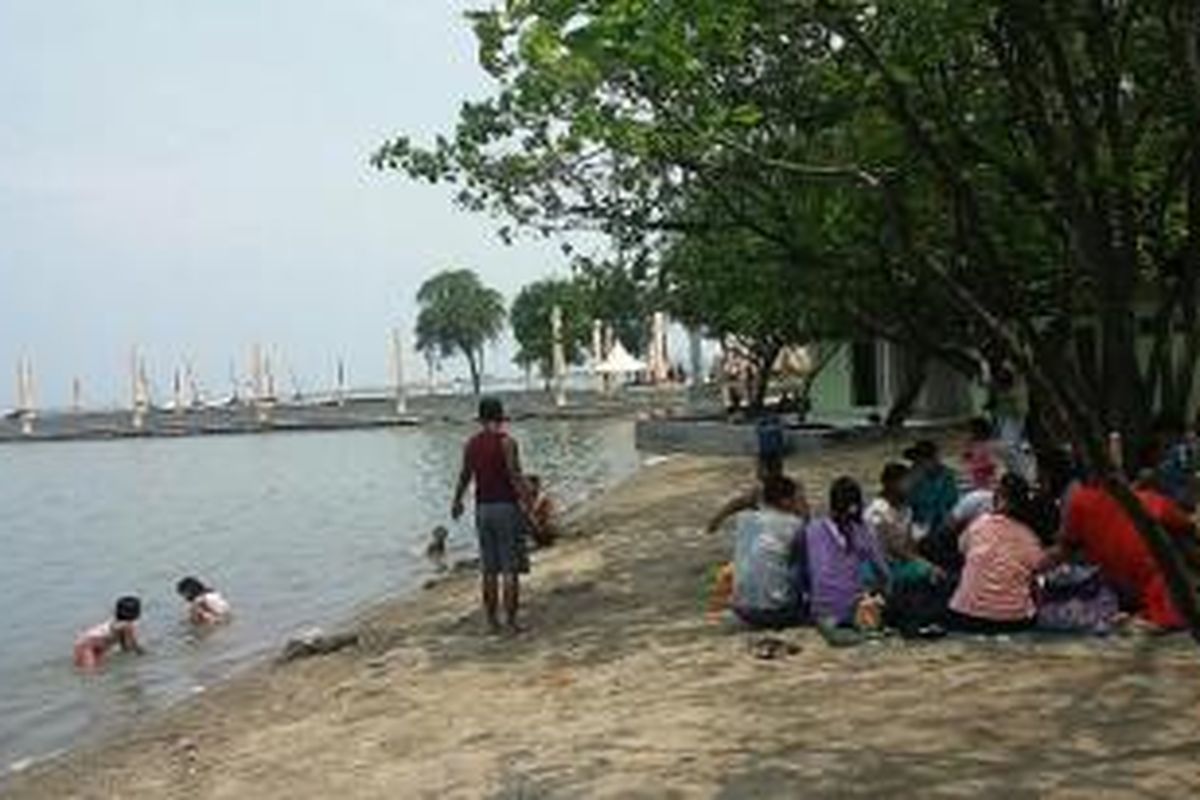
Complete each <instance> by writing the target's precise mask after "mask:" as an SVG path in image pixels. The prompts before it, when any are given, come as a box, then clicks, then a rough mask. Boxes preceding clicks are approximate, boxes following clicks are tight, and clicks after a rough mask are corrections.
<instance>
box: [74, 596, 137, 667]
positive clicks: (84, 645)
mask: <svg viewBox="0 0 1200 800" xmlns="http://www.w3.org/2000/svg"><path fill="white" fill-rule="evenodd" d="M141 615H142V601H141V600H139V599H138V598H136V597H122V598H121V599H119V600H117V607H116V609H115V612H114V614H113V618H112V619H110V620H106V621H105V622H102V623H100V624H99V625H94V626H92V627H91V628H88V629H87V630H85V631H84V632H83V633H81V634H79V637H78V638H77V639H76V640H75V666H76V667H78V668H79V669H82V670H92V669H95V668H96V667H98V666H100V664H101V663H103V661H104V658H105V656H107V655H108V651H109V650H111V649H112V648H113V647H117V646H119V647H120V648H121V650H122V651H123V652H127V653H137V654H139V655H140V654H141V652H142V646H141V645H140V644H138V640H137V626H136V623H137V620H138V618H139V617H140V616H141Z"/></svg>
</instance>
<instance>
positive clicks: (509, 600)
mask: <svg viewBox="0 0 1200 800" xmlns="http://www.w3.org/2000/svg"><path fill="white" fill-rule="evenodd" d="M520 610H521V576H520V575H518V574H517V573H515V572H513V573H510V574H508V575H505V576H504V616H505V618H506V622H507V623H508V629H509V630H510V631H513V632H519V631H520V630H522V628H521V625H520V623H519V622H518V620H517V615H518V613H519V612H520Z"/></svg>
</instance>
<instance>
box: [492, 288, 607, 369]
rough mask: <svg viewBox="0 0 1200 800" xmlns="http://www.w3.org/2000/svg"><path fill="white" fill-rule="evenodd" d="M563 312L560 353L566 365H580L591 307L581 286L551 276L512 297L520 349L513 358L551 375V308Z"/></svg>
mask: <svg viewBox="0 0 1200 800" xmlns="http://www.w3.org/2000/svg"><path fill="white" fill-rule="evenodd" d="M556 306H557V307H558V308H559V309H561V311H562V326H563V327H562V341H563V355H564V356H565V358H566V360H567V363H568V364H582V363H583V361H584V358H585V356H586V354H587V352H588V347H589V346H590V342H591V336H592V318H593V316H592V310H591V304H590V303H589V301H588V296H587V293H586V291H585V290H584V288H583V287H582V286H581V285H580V284H579V283H578V282H577V281H574V280H564V279H557V278H550V279H546V280H540V281H535V282H533V283H531V284H528V285H527V286H525V287H524V288H522V289H521V291H520V292H519V293H518V294H517V297H516V299H515V300H513V304H512V311H511V312H510V314H509V320H510V321H511V323H512V329H513V337H514V338H515V339H516V340H517V345H518V347H519V349H518V350H517V353H516V355H515V356H514V357H513V361H514V362H516V363H517V364H518V365H520V366H522V367H529V368H533V367H536V368H537V370H538V372H539V374H540V375H541V376H542V377H543V378H549V377H551V375H552V374H553V371H554V365H553V358H554V338H553V332H552V328H551V315H552V313H553V309H554V308H555V307H556Z"/></svg>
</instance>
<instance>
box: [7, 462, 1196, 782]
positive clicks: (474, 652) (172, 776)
mask: <svg viewBox="0 0 1200 800" xmlns="http://www.w3.org/2000/svg"><path fill="white" fill-rule="evenodd" d="M900 447H901V446H900V444H899V443H881V444H873V445H869V446H856V447H852V448H844V449H838V450H833V451H830V452H828V453H825V454H821V455H816V456H810V457H807V458H806V459H805V460H804V461H803V462H797V463H795V464H793V465H792V468H793V470H794V471H795V472H796V473H797V474H798V475H799V476H800V477H801V478H802V479H803V481H804V483H805V484H806V485H807V486H808V487H809V496H810V498H812V499H813V500H814V501H816V500H819V498H820V495H821V494H823V492H824V490H825V487H827V486H828V483H829V480H830V479H831V478H832V477H833V476H834V475H835V474H838V473H842V472H849V473H851V474H854V475H856V476H858V477H859V478H860V479H862V480H863V481H864V482H865V484H866V485H867V486H874V484H875V473H876V472H877V471H878V468H879V465H880V464H881V463H882V460H883V458H884V457H885V456H887V455H895V454H896V453H897V452H898V451H899V449H900ZM749 477H750V466H749V464H748V463H747V462H745V461H738V460H721V459H698V458H691V457H676V458H672V459H670V460H668V461H666V462H665V463H660V464H657V465H655V466H653V467H649V468H647V469H645V470H643V471H642V472H641V473H639V474H638V476H637V477H636V478H635V479H633V480H630V481H628V482H626V483H625V484H623V485H621V486H619V487H616V488H615V489H613V490H612V491H610V492H609V493H607V494H606V495H605V496H603V497H602V498H600V499H598V500H597V501H595V502H593V503H592V504H590V505H589V506H588V507H587V509H585V510H584V511H583V512H582V513H581V515H580V516H579V517H578V518H577V519H576V520H574V522H573V525H572V527H574V528H575V529H577V534H578V536H577V537H575V538H571V539H570V540H568V541H566V542H564V543H563V544H562V545H561V546H559V547H556V548H554V549H553V550H552V551H549V552H546V553H544V554H540V555H539V556H538V558H537V560H536V562H535V570H534V575H533V577H532V579H531V580H530V581H529V583H528V592H527V598H528V604H529V605H528V608H529V616H528V622H529V623H530V625H531V628H532V630H531V631H530V632H529V633H528V634H526V635H524V636H521V637H519V638H515V639H512V638H508V639H504V638H490V637H487V636H484V635H482V631H483V622H482V618H481V616H480V614H479V613H478V611H477V610H476V599H475V595H476V592H475V583H474V580H473V577H472V576H470V575H464V576H459V577H456V578H452V579H449V580H447V581H445V582H443V583H440V584H439V585H437V586H436V587H434V588H432V589H430V590H427V591H423V592H421V593H420V594H419V595H418V596H416V597H414V598H410V599H406V600H401V601H396V602H393V603H390V604H387V605H385V606H383V607H381V608H380V609H379V610H377V611H376V612H373V613H371V614H369V615H367V616H366V617H365V618H364V619H363V620H362V621H361V623H360V625H359V628H360V630H361V631H362V633H363V637H364V644H363V646H361V647H360V648H358V649H352V650H345V651H342V652H339V653H337V654H333V655H328V656H324V657H316V658H312V659H307V660H304V661H298V662H294V663H291V664H287V665H263V666H261V667H258V668H255V669H253V670H251V671H250V672H249V673H247V674H245V675H243V676H242V677H239V678H237V679H234V680H233V681H231V682H230V683H228V684H226V685H223V686H221V687H218V688H216V689H213V690H211V691H209V692H207V693H205V694H204V695H201V696H199V697H197V698H195V699H193V700H191V701H188V702H186V703H184V704H182V705H181V706H178V707H176V708H174V709H171V710H168V711H166V712H164V713H162V714H161V715H158V716H156V717H154V718H153V719H150V720H148V721H146V722H145V723H144V724H143V725H141V726H140V727H138V728H137V729H136V730H134V731H131V732H129V733H127V734H123V735H120V736H116V737H113V738H110V739H108V740H106V741H104V742H102V743H100V744H98V745H95V746H92V747H88V748H85V749H82V750H79V751H77V752H74V753H72V754H70V755H68V756H66V757H63V758H61V759H58V760H56V761H53V762H50V763H47V764H44V765H40V766H35V767H33V768H31V769H30V770H28V771H27V772H25V773H23V774H22V775H20V776H18V777H17V779H16V780H14V781H13V783H12V784H11V785H10V786H8V787H6V789H7V791H6V792H5V794H6V796H9V797H14V798H33V797H37V798H73V797H78V798H117V797H120V798H156V799H158V798H185V797H186V798H192V799H198V798H239V799H240V798H252V800H268V798H310V797H313V798H333V797H340V798H376V797H377V798H425V797H428V798H457V797H463V798H479V797H484V798H514V799H515V798H559V797H564V798H566V797H589V798H642V797H644V798H674V797H679V798H691V797H697V798H700V797H703V798H708V797H714V798H743V797H825V796H857V795H862V796H874V797H899V796H919V797H942V796H946V797H954V796H980V795H982V796H995V797H1022V796H1040V797H1062V798H1094V797H1126V796H1128V797H1195V796H1197V795H1200V680H1197V676H1198V673H1200V651H1198V650H1197V649H1196V648H1195V647H1194V646H1193V645H1191V644H1190V642H1189V641H1187V640H1185V639H1183V638H1182V637H1172V638H1170V639H1162V638H1152V637H1138V636H1130V637H1115V638H1112V639H1109V640H1092V639H1084V638H1066V639H1053V640H1048V641H1047V640H1041V641H1038V642H1036V643H1035V642H1031V641H1029V640H1022V639H1015V640H982V639H969V638H964V639H958V638H956V639H953V640H945V641H941V642H934V643H922V644H910V643H905V642H903V641H900V640H899V639H889V640H887V641H884V642H880V643H870V644H865V645H861V646H859V647H854V648H847V649H833V648H830V647H828V646H827V645H826V644H825V643H824V642H823V641H822V640H821V639H820V638H819V637H818V636H817V635H816V634H815V633H814V632H813V631H811V630H805V631H796V632H789V633H787V634H785V638H786V639H787V640H788V641H790V642H794V643H795V644H796V645H797V646H798V647H799V648H800V649H799V652H797V653H794V654H791V655H788V656H786V657H783V658H780V659H778V660H774V661H760V660H757V659H755V658H754V657H753V656H752V655H751V654H750V652H749V645H750V644H751V642H753V641H754V639H755V637H753V636H751V635H749V634H746V633H739V632H734V631H732V630H731V629H729V628H728V627H726V626H724V625H721V624H715V623H713V622H711V621H709V620H707V619H706V617H705V614H704V590H705V585H704V584H705V576H706V575H707V573H708V571H709V570H710V569H711V566H712V565H713V564H715V563H716V562H717V561H719V560H721V559H722V558H724V557H725V556H726V555H727V554H728V551H729V548H730V541H729V534H728V533H727V532H726V533H722V534H718V535H715V536H707V535H705V534H703V533H701V532H700V527H701V525H702V523H703V521H704V520H705V518H706V516H707V515H708V514H709V513H711V512H712V510H713V509H714V508H715V507H717V506H718V505H719V504H720V503H721V502H722V501H723V500H724V499H725V498H726V497H727V496H728V495H729V494H730V492H731V491H732V490H734V489H737V488H739V487H742V486H746V485H747V482H748V478H749ZM281 644H282V643H281Z"/></svg>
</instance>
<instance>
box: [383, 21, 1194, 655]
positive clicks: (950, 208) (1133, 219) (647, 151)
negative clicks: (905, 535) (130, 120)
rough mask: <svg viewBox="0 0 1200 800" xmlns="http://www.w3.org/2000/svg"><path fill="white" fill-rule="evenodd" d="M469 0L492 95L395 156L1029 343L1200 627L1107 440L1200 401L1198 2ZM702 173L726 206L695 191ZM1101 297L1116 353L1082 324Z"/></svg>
mask: <svg viewBox="0 0 1200 800" xmlns="http://www.w3.org/2000/svg"><path fill="white" fill-rule="evenodd" d="M473 19H474V21H475V25H476V31H477V34H478V36H479V39H480V45H481V60H482V62H483V65H484V67H485V69H487V70H488V72H489V74H490V75H491V76H492V77H493V78H494V79H495V81H496V92H495V95H494V96H493V97H491V98H487V99H485V100H484V101H481V102H479V103H474V104H469V105H467V106H466V107H464V110H463V113H462V115H461V119H460V124H459V126H458V128H457V130H456V131H455V132H454V135H452V136H450V137H446V138H443V139H441V140H440V141H439V143H438V145H437V146H436V147H434V148H433V149H432V150H423V149H421V148H419V147H414V146H413V145H412V143H411V142H410V141H409V140H407V139H405V138H403V137H401V138H400V139H397V140H395V141H393V142H390V143H388V144H387V145H385V146H384V147H383V148H381V149H380V151H379V152H378V153H377V155H376V163H377V164H378V165H379V166H380V167H395V168H402V169H404V170H406V171H407V172H408V173H409V174H411V175H413V176H414V177H419V178H423V179H430V180H444V179H451V180H455V181H456V182H458V183H459V185H461V186H462V187H463V189H462V192H461V194H460V201H461V202H463V203H464V204H465V205H467V206H468V207H473V208H477V209H481V210H482V209H490V210H494V211H498V212H500V213H502V214H504V215H506V216H507V217H508V218H509V219H510V220H512V221H513V222H515V223H516V224H517V225H518V226H525V227H528V228H532V229H533V230H538V231H543V232H545V231H552V230H555V229H561V228H567V229H585V230H598V231H600V232H602V233H604V234H607V235H608V236H609V237H610V238H611V240H612V241H613V243H614V246H615V247H616V248H617V249H618V250H619V251H621V252H623V253H624V252H627V251H634V252H641V253H643V254H645V253H650V254H659V253H662V252H663V251H664V248H669V247H670V243H671V241H672V239H671V235H672V234H684V235H686V234H689V233H692V234H695V233H697V232H699V233H704V228H705V226H708V227H710V228H712V233H713V235H717V236H742V235H746V236H749V237H751V238H752V239H756V240H758V244H756V245H755V247H763V246H768V245H769V246H770V247H772V248H777V250H778V252H780V253H781V254H783V257H782V260H781V262H779V263H783V264H786V265H788V268H789V269H795V270H798V271H803V272H804V273H806V277H805V281H806V282H809V283H810V285H814V284H815V285H822V286H824V287H825V291H824V292H823V293H822V294H824V295H825V296H826V297H831V298H833V299H834V300H835V302H836V304H837V306H838V308H839V310H840V312H841V313H842V314H843V315H844V316H845V317H846V318H848V319H850V320H852V321H853V322H854V323H855V324H856V325H857V326H858V327H859V329H860V330H862V331H863V332H866V333H871V334H874V335H881V336H886V337H888V338H892V339H894V340H897V341H903V342H905V343H906V344H908V345H909V346H910V347H912V346H915V347H916V348H918V349H920V350H921V351H922V352H923V353H925V354H927V355H930V356H934V357H937V358H941V359H943V360H945V361H946V362H947V363H950V364H952V365H954V366H956V367H958V368H960V369H962V370H963V371H964V372H973V371H976V370H978V367H979V363H980V362H981V361H985V360H986V361H991V362H993V363H999V362H1007V363H1009V364H1011V365H1013V366H1014V367H1015V368H1016V369H1017V370H1018V371H1019V372H1020V373H1022V374H1023V375H1024V376H1025V377H1026V378H1027V380H1028V381H1029V383H1030V386H1031V389H1032V392H1033V395H1034V399H1035V400H1036V401H1037V404H1038V406H1039V407H1040V408H1041V409H1044V412H1045V414H1046V415H1047V421H1048V422H1050V423H1051V425H1052V427H1053V428H1054V429H1056V430H1058V431H1061V432H1062V433H1063V435H1065V436H1067V437H1069V439H1070V440H1071V442H1072V443H1073V444H1074V446H1075V448H1076V450H1077V451H1078V452H1079V453H1081V454H1082V456H1083V458H1084V460H1085V461H1086V462H1087V465H1088V467H1089V468H1090V470H1091V471H1092V472H1093V473H1094V474H1096V475H1098V476H1100V477H1101V478H1102V479H1103V481H1104V483H1105V485H1106V486H1107V487H1108V489H1109V491H1110V492H1111V493H1112V494H1113V496H1114V497H1115V498H1116V499H1117V500H1118V501H1119V502H1120V503H1121V504H1122V506H1123V507H1125V509H1126V510H1127V511H1128V512H1129V513H1130V514H1131V516H1132V517H1133V519H1134V520H1135V522H1136V523H1137V526H1138V529H1139V531H1140V532H1141V533H1142V535H1143V536H1144V537H1145V538H1146V541H1147V543H1148V544H1149V545H1150V547H1151V548H1152V550H1153V551H1154V553H1155V556H1156V558H1157V560H1158V561H1159V564H1160V565H1161V566H1162V567H1163V569H1164V571H1165V573H1166V575H1167V576H1168V579H1169V583H1170V585H1171V589H1172V596H1173V597H1174V599H1175V601H1176V603H1177V605H1179V607H1180V610H1181V611H1182V612H1183V613H1184V614H1185V615H1186V616H1187V617H1188V618H1189V620H1190V621H1191V622H1192V625H1193V628H1194V630H1195V631H1196V632H1197V633H1198V634H1200V613H1198V611H1197V603H1196V596H1195V591H1194V587H1193V586H1192V585H1189V583H1188V578H1187V572H1186V570H1185V568H1184V566H1183V564H1182V562H1181V559H1180V558H1179V554H1178V552H1177V551H1176V550H1175V548H1174V547H1173V545H1172V544H1171V542H1170V541H1169V540H1168V538H1167V537H1166V535H1165V534H1164V533H1163V531H1161V530H1160V529H1159V528H1158V527H1157V526H1155V525H1154V524H1153V523H1152V522H1151V520H1150V519H1149V517H1148V516H1147V515H1146V513H1145V509H1144V508H1143V507H1142V506H1141V504H1140V503H1139V502H1138V500H1137V498H1136V496H1135V495H1134V494H1133V493H1132V491H1131V490H1130V486H1129V483H1128V480H1127V478H1126V476H1125V475H1123V474H1122V473H1121V472H1120V471H1119V469H1118V467H1117V464H1115V463H1114V462H1113V461H1112V460H1111V459H1110V458H1109V455H1108V452H1107V450H1106V448H1105V441H1106V438H1107V434H1108V432H1109V431H1114V430H1115V431H1120V432H1121V433H1122V434H1123V441H1125V442H1126V443H1127V444H1128V448H1129V452H1128V453H1127V456H1130V455H1132V453H1133V452H1134V451H1136V450H1138V449H1140V446H1141V444H1142V442H1143V441H1144V439H1145V436H1146V434H1147V428H1148V422H1149V420H1150V419H1152V417H1153V416H1154V413H1155V412H1156V411H1160V410H1165V411H1168V412H1171V414H1172V416H1176V417H1185V416H1186V415H1185V414H1184V413H1181V412H1184V411H1188V410H1190V407H1189V405H1188V403H1189V402H1190V399H1191V394H1192V388H1193V386H1194V384H1195V371H1196V367H1197V361H1198V356H1200V326H1197V325H1196V324H1195V323H1196V321H1197V310H1198V309H1197V303H1198V297H1200V286H1198V285H1200V8H1198V7H1197V6H1196V4H1195V3H1194V2H1190V0H1162V2H1158V3H1153V4H1148V3H1137V2H1134V1H1133V0H1111V1H1110V2H1098V1H1097V2H1088V3H1066V2H1058V3H1048V2H1044V1H1043V0H874V1H872V2H864V1H863V0H792V1H790V2H787V3H780V2H778V0H657V1H656V2H654V3H611V2H603V0H573V1H571V0H567V1H565V2H564V0H529V1H528V2H522V3H520V4H515V3H514V4H509V5H507V6H506V8H505V10H503V11H492V12H481V13H479V14H477V15H475V16H474V17H473ZM698 192H702V193H703V194H704V195H705V196H706V197H707V198H708V199H709V201H710V203H711V204H712V206H714V207H717V208H719V209H720V210H721V213H720V214H719V215H718V214H712V213H707V214H705V215H703V216H701V217H699V218H697V217H696V216H695V215H693V214H692V211H693V210H694V199H695V197H696V195H697V193H698ZM830 198H833V199H834V200H836V203H833V206H832V207H834V208H835V209H836V210H837V214H836V215H834V216H830V215H829V214H827V213H824V210H826V209H827V208H829V207H830V206H829V205H828V204H829V203H830ZM770 263H772V262H770V261H760V260H755V261H753V262H751V263H750V264H748V265H746V266H744V267H740V268H739V271H750V270H761V269H764V268H770V267H769V266H764V265H769V264H770ZM732 299H733V298H731V300H732ZM798 300H799V302H804V298H803V297H801V298H798ZM1143 304H1150V305H1151V306H1152V307H1153V308H1154V309H1155V311H1154V314H1153V317H1152V319H1151V320H1150V326H1149V327H1150V331H1151V333H1152V334H1153V335H1152V346H1151V348H1150V352H1149V354H1148V356H1147V357H1145V358H1141V357H1139V353H1138V352H1137V341H1136V340H1137V335H1136V334H1137V329H1138V328H1139V327H1140V325H1139V322H1138V316H1137V315H1138V311H1139V308H1140V307H1141V306H1142V305H1143ZM1079 324H1092V325H1094V326H1095V328H1096V329H1097V331H1098V337H1097V338H1098V344H1099V346H1098V348H1097V350H1098V358H1097V360H1096V363H1095V364H1090V363H1086V362H1085V361H1084V360H1083V359H1081V358H1080V357H1079V354H1078V353H1076V352H1074V350H1075V348H1073V347H1071V342H1072V338H1073V337H1072V334H1073V332H1074V329H1075V327H1076V326H1077V325H1079ZM1181 325H1182V326H1184V327H1185V330H1186V333H1185V334H1184V335H1183V336H1178V335H1177V334H1176V330H1177V329H1178V328H1179V327H1180V326H1181ZM1127 460H1128V461H1129V462H1132V461H1133V459H1132V458H1128V459H1127Z"/></svg>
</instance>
